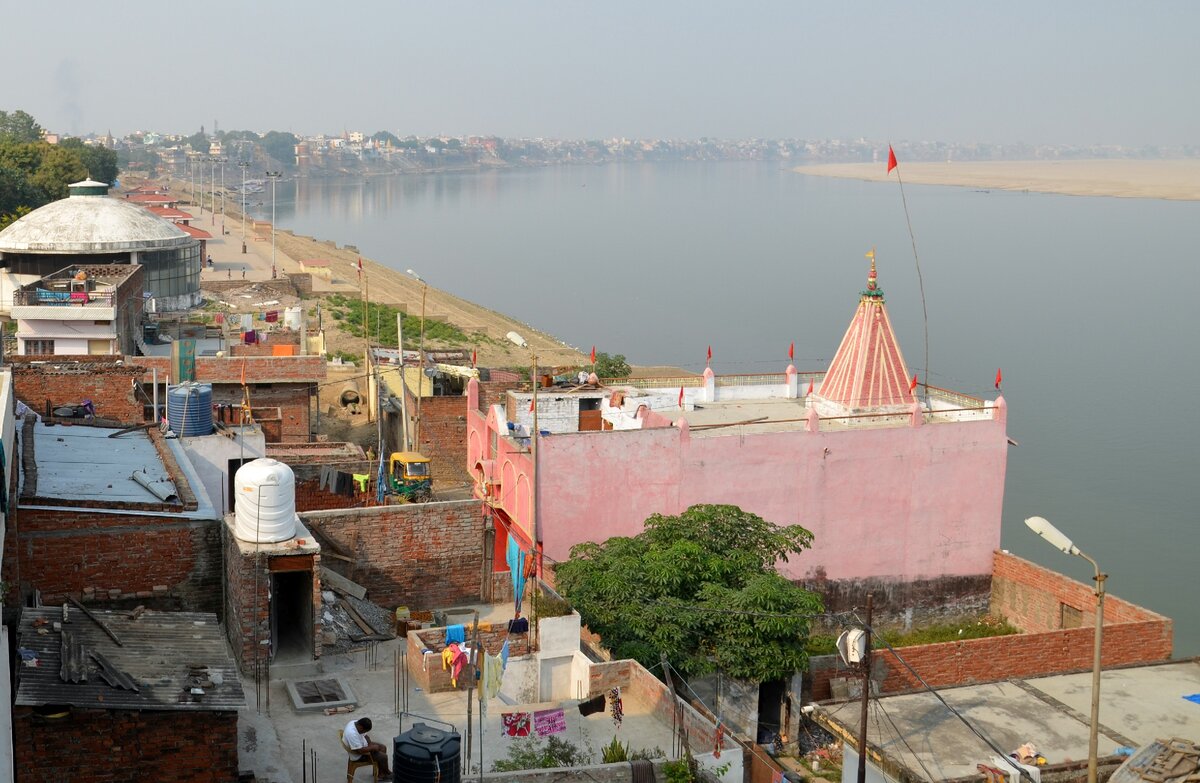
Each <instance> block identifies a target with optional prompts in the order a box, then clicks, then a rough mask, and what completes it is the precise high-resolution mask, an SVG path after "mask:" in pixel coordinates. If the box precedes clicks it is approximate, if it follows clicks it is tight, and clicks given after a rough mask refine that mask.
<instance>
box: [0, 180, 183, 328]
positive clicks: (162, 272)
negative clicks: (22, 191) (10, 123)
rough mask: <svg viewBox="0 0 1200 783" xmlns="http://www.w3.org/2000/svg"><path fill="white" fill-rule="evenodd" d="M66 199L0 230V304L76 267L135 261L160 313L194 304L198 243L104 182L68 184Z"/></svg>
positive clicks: (6, 306)
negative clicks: (25, 288)
mask: <svg viewBox="0 0 1200 783" xmlns="http://www.w3.org/2000/svg"><path fill="white" fill-rule="evenodd" d="M70 193H71V195H70V196H68V197H67V198H64V199H60V200H58V201H55V202H53V203H50V204H47V205H45V206H43V207H39V208H38V209H35V210H33V211H32V212H30V213H29V214H28V215H26V216H24V217H23V218H21V219H19V220H17V221H15V222H13V223H12V224H11V225H10V226H9V227H8V228H6V229H4V230H3V231H0V306H2V307H3V308H5V309H7V308H9V307H10V306H11V304H12V292H13V291H14V290H15V289H16V288H19V287H20V286H22V285H25V284H27V283H32V282H34V281H36V280H40V279H41V278H43V277H45V276H47V275H50V274H53V273H54V272H57V271H58V270H60V269H64V268H66V267H68V266H73V265H77V264H139V265H141V266H142V267H144V271H143V278H142V279H143V283H144V287H145V291H146V293H147V294H150V295H151V296H153V297H154V300H155V306H156V309H158V310H186V309H188V308H190V307H194V306H196V305H198V304H200V268H201V257H200V241H199V240H197V239H193V238H192V237H191V236H189V235H188V234H186V233H184V232H183V231H181V230H180V229H179V228H178V227H177V226H176V225H175V224H174V223H171V222H170V221H168V220H163V219H162V218H160V217H158V216H156V215H153V214H151V213H150V212H147V211H146V210H145V209H143V208H142V207H140V206H138V205H136V204H134V203H131V202H128V201H125V200H123V199H116V198H108V186H107V185H105V184H104V183H103V182H95V181H92V180H85V181H83V182H76V183H74V184H72V185H71V186H70Z"/></svg>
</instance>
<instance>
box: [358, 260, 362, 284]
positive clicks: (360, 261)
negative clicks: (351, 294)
mask: <svg viewBox="0 0 1200 783" xmlns="http://www.w3.org/2000/svg"><path fill="white" fill-rule="evenodd" d="M358 279H359V280H362V259H361V258H360V259H358Z"/></svg>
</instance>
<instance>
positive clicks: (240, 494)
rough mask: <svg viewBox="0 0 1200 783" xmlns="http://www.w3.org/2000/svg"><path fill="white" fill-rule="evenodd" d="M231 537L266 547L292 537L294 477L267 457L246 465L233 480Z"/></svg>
mask: <svg viewBox="0 0 1200 783" xmlns="http://www.w3.org/2000/svg"><path fill="white" fill-rule="evenodd" d="M233 491H234V493H235V497H236V500H235V502H234V522H233V534H234V536H236V537H237V538H240V539H241V540H242V541H250V542H252V543H259V544H269V543H272V542H275V541H287V540H288V539H291V538H294V537H295V536H296V522H297V521H298V520H297V518H296V476H295V475H294V474H293V473H292V469H291V468H289V467H288V466H287V465H284V464H283V463H282V462H279V461H278V460H273V459H271V458H269V457H266V458H263V459H256V460H254V461H253V462H247V463H246V464H245V465H242V467H241V468H239V469H238V472H237V473H236V474H235V475H234V477H233Z"/></svg>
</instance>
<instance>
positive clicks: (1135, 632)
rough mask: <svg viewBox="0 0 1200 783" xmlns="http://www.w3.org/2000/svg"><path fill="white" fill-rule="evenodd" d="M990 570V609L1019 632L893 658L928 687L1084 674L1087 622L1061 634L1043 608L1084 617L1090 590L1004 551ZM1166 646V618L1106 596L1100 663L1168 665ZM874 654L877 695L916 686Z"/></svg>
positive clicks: (886, 656) (819, 695) (1090, 639)
mask: <svg viewBox="0 0 1200 783" xmlns="http://www.w3.org/2000/svg"><path fill="white" fill-rule="evenodd" d="M993 568H994V572H993V574H994V575H993V588H992V604H991V611H992V613H993V614H996V615H1003V616H1005V617H1006V618H1007V619H1008V621H1009V622H1011V623H1013V624H1014V625H1016V626H1017V627H1018V628H1021V630H1022V631H1023V632H1022V633H1019V634H1013V635H1010V636H993V637H990V638H986V639H968V640H966V641H954V642H943V643H941V644H926V645H917V646H913V647H902V648H900V649H899V650H898V651H897V652H898V653H899V655H900V657H901V658H902V659H903V660H904V661H905V662H907V664H908V665H909V666H911V667H912V668H913V669H914V670H915V671H916V672H917V673H918V674H919V675H920V676H921V677H922V678H923V679H924V680H925V681H926V682H928V683H929V684H930V685H931V686H934V687H948V686H954V685H964V684H968V683H975V682H988V681H991V680H1000V679H1005V678H1010V677H1035V676H1041V675H1048V674H1058V673H1062V672H1070V671H1081V670H1087V669H1090V668H1091V666H1092V656H1093V650H1094V641H1095V629H1094V627H1089V626H1091V625H1092V624H1090V623H1089V624H1088V625H1083V626H1081V627H1077V628H1065V629H1064V628H1061V627H1054V626H1052V627H1050V628H1047V625H1049V624H1050V623H1051V622H1053V617H1054V611H1055V610H1053V609H1052V608H1051V607H1054V606H1057V605H1058V604H1059V603H1064V602H1067V601H1073V602H1077V603H1074V604H1073V606H1075V607H1080V608H1082V609H1083V610H1084V611H1083V615H1084V616H1085V617H1086V616H1087V615H1088V614H1089V613H1090V612H1092V611H1094V607H1095V600H1096V599H1095V596H1094V595H1093V594H1092V588H1091V586H1090V585H1086V584H1083V583H1082V582H1076V581H1074V580H1072V579H1068V578H1067V577H1065V576H1063V575H1061V574H1056V573H1054V572H1053V571H1050V570H1049V569H1046V568H1042V567H1041V566H1038V565H1035V564H1033V563H1031V562H1029V561H1028V560H1023V559H1021V558H1019V557H1016V556H1014V555H1011V554H1008V553H1005V552H997V553H996V556H995V559H994V563H993ZM1110 607H1112V611H1111V613H1110V612H1109V608H1110ZM1172 642H1173V629H1172V623H1171V621H1170V620H1169V619H1168V618H1166V617H1163V616H1161V615H1158V614H1155V613H1154V612H1151V611H1149V610H1147V609H1143V608H1141V607H1139V606H1135V605H1133V604H1130V603H1129V602H1127V601H1122V600H1121V599H1119V598H1113V597H1111V596H1110V597H1108V598H1107V599H1106V601H1105V616H1104V639H1103V642H1102V650H1101V663H1102V665H1104V666H1123V665H1129V664H1143V663H1154V662H1157V661H1165V660H1169V659H1170V657H1171V649H1172ZM875 655H876V656H877V657H878V658H879V659H880V660H882V662H883V666H884V668H885V669H886V677H885V678H884V680H883V682H882V685H881V689H882V690H883V692H885V693H894V692H897V691H904V690H910V689H913V688H918V687H921V686H920V682H919V681H918V680H917V678H916V677H915V676H913V674H912V673H911V672H909V671H908V669H907V668H905V666H904V664H903V663H901V662H900V661H899V660H897V659H896V656H895V654H894V653H892V652H890V651H888V650H876V652H875ZM825 668H826V670H827V669H828V667H825ZM826 687H828V676H822V677H820V678H814V681H813V686H812V695H813V698H814V699H817V700H820V699H826V698H829V696H830V694H829V693H828V691H824V690H820V689H819V688H826Z"/></svg>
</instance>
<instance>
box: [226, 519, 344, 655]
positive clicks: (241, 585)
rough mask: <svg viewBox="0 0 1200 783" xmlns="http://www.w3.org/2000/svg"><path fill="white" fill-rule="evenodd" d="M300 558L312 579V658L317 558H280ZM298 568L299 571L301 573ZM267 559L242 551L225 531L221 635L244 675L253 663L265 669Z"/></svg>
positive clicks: (318, 614) (317, 648) (317, 615)
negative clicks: (227, 642)
mask: <svg viewBox="0 0 1200 783" xmlns="http://www.w3.org/2000/svg"><path fill="white" fill-rule="evenodd" d="M281 556H282V557H288V558H300V559H302V561H303V569H307V570H308V572H309V573H312V574H314V577H313V580H312V581H313V599H312V606H313V636H314V644H313V656H314V657H320V655H321V645H320V643H319V640H320V638H321V633H322V630H323V629H324V620H323V616H322V610H321V580H320V577H319V576H318V575H319V574H320V568H321V556H320V555H319V554H313V555H281ZM303 569H302V570H303ZM271 574H272V570H271V557H269V556H267V555H265V554H262V553H258V554H256V553H254V552H244V551H242V549H241V548H240V547H239V546H238V544H237V541H236V540H235V538H234V537H233V534H232V533H231V532H230V531H229V530H228V528H227V529H226V531H225V607H224V609H225V613H224V615H223V616H224V618H225V633H226V635H227V637H228V639H229V646H230V648H231V649H232V650H233V656H234V658H235V659H237V662H238V666H239V667H240V668H241V670H242V671H243V672H245V673H247V674H251V673H253V672H254V667H255V665H256V664H257V665H258V666H259V667H265V666H266V665H267V664H266V661H267V656H268V655H269V654H270V649H271V648H270V644H269V643H270V640H271V608H270V605H271Z"/></svg>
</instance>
